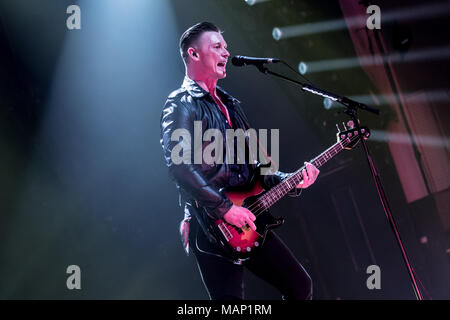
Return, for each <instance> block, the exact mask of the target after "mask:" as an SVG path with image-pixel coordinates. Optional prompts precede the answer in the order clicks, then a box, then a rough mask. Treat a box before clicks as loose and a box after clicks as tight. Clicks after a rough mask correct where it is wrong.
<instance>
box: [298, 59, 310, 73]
mask: <svg viewBox="0 0 450 320" xmlns="http://www.w3.org/2000/svg"><path fill="white" fill-rule="evenodd" d="M298 71H299V72H300V73H301V74H303V75H304V74H306V72H308V65H307V64H306V63H304V62H300V63H299V64H298Z"/></svg>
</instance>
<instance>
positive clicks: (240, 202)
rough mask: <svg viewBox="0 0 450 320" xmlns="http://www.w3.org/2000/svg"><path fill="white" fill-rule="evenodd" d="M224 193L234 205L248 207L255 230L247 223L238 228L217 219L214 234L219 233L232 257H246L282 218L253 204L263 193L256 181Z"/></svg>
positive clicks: (259, 244)
mask: <svg viewBox="0 0 450 320" xmlns="http://www.w3.org/2000/svg"><path fill="white" fill-rule="evenodd" d="M226 194H227V196H228V197H229V199H230V200H231V202H233V204H234V205H237V206H241V207H245V208H250V209H249V210H250V211H252V212H253V214H255V216H256V220H255V221H254V223H255V225H256V231H254V230H252V229H250V227H249V226H248V225H247V226H245V227H242V228H238V227H236V226H234V225H232V224H230V223H228V222H226V221H224V220H222V219H219V220H217V221H215V226H216V234H218V235H219V237H220V238H221V240H222V243H224V244H225V245H224V246H225V248H228V249H229V251H231V254H232V255H233V256H234V257H236V258H239V259H248V258H249V257H250V256H251V254H252V253H254V252H255V251H256V250H257V249H258V248H259V247H261V246H262V245H263V243H264V240H265V238H266V235H267V232H268V231H269V230H270V229H273V228H276V227H278V226H280V225H281V224H283V222H284V219H283V218H278V219H276V218H274V217H273V216H271V215H270V213H269V212H268V211H267V210H264V211H262V210H261V209H259V207H258V206H255V205H254V204H255V201H256V200H258V198H259V196H261V195H262V194H264V189H263V187H262V186H261V184H260V183H259V182H258V181H256V182H254V183H253V184H251V185H250V186H249V187H248V188H246V189H240V190H239V191H229V192H226ZM252 205H253V206H252ZM260 211H262V212H260Z"/></svg>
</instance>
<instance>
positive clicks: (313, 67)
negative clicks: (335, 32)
mask: <svg viewBox="0 0 450 320" xmlns="http://www.w3.org/2000/svg"><path fill="white" fill-rule="evenodd" d="M449 57H450V46H448V47H438V48H430V49H424V50H419V51H410V52H408V53H407V54H401V53H394V54H392V55H386V56H379V55H377V56H362V57H358V58H357V57H352V58H342V59H333V60H322V61H310V62H301V63H300V64H302V63H304V64H306V65H307V72H308V73H315V72H324V71H331V70H341V69H350V68H356V67H363V66H373V65H382V64H383V63H384V61H389V62H391V63H405V62H417V61H424V60H426V61H431V60H443V59H448V58H449ZM299 69H300V65H299Z"/></svg>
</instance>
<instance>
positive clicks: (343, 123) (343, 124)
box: [342, 122, 347, 131]
mask: <svg viewBox="0 0 450 320" xmlns="http://www.w3.org/2000/svg"><path fill="white" fill-rule="evenodd" d="M342 126H343V127H344V130H345V131H347V127H346V126H345V122H342Z"/></svg>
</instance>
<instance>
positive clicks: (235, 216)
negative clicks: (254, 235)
mask: <svg viewBox="0 0 450 320" xmlns="http://www.w3.org/2000/svg"><path fill="white" fill-rule="evenodd" d="M223 218H224V219H225V221H226V222H228V223H231V224H232V225H235V226H236V227H238V228H242V227H244V226H245V225H246V224H248V225H249V226H250V228H251V229H252V230H256V225H255V224H254V223H253V221H255V220H256V217H255V215H254V214H253V213H252V212H251V211H250V210H248V209H247V208H244V207H240V206H236V205H234V204H233V206H232V207H231V208H230V210H228V211H227V213H225V215H224V216H223Z"/></svg>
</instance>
